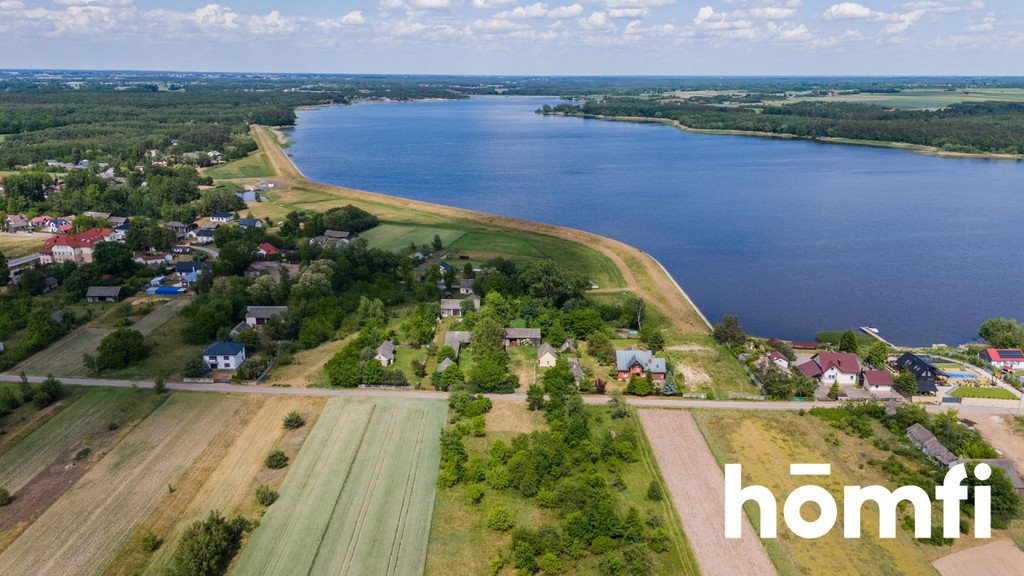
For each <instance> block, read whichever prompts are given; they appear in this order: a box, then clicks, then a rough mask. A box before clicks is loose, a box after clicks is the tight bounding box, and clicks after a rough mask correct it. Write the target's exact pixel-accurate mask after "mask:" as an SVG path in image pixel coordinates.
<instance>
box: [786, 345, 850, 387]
mask: <svg viewBox="0 0 1024 576" xmlns="http://www.w3.org/2000/svg"><path fill="white" fill-rule="evenodd" d="M797 369H798V370H800V372H802V373H803V375H804V376H807V377H808V378H815V379H817V380H819V381H820V382H821V383H822V384H840V385H843V384H846V385H849V386H852V385H854V384H856V383H857V375H858V374H860V360H859V359H858V358H857V355H856V354H851V353H849V352H819V353H818V354H815V355H814V356H812V357H811V359H810V360H809V361H808V362H804V363H803V364H800V365H799V366H797Z"/></svg>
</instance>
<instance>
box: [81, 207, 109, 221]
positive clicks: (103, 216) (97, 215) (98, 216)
mask: <svg viewBox="0 0 1024 576" xmlns="http://www.w3.org/2000/svg"><path fill="white" fill-rule="evenodd" d="M82 216H86V217H88V218H92V219H94V220H106V221H107V222H110V212H94V211H92V210H86V211H85V212H82Z"/></svg>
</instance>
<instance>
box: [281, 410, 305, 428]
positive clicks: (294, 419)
mask: <svg viewBox="0 0 1024 576" xmlns="http://www.w3.org/2000/svg"><path fill="white" fill-rule="evenodd" d="M283 424H284V427H285V428H286V429H288V430H295V429H297V428H302V427H303V426H305V425H306V419H305V418H303V417H302V414H299V413H298V412H296V411H295V410H292V411H291V412H289V413H288V414H287V415H286V416H285V417H284V421H283Z"/></svg>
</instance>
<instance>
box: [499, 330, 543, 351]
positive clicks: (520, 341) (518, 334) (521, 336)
mask: <svg viewBox="0 0 1024 576" xmlns="http://www.w3.org/2000/svg"><path fill="white" fill-rule="evenodd" d="M509 346H540V328H505V347H506V348H507V347H509Z"/></svg>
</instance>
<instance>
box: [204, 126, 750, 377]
mask: <svg viewBox="0 0 1024 576" xmlns="http://www.w3.org/2000/svg"><path fill="white" fill-rule="evenodd" d="M252 134H253V136H254V137H255V138H256V140H257V142H258V144H259V146H260V150H259V151H258V152H256V153H254V155H256V156H259V157H261V158H265V159H266V162H267V163H268V164H269V167H270V170H271V172H272V174H273V175H272V176H271V177H270V178H269V179H270V180H271V181H273V182H274V183H275V188H274V189H273V190H271V191H270V192H268V193H267V196H268V197H269V199H270V200H269V201H268V202H262V203H253V204H251V205H250V207H249V211H251V212H252V213H253V214H254V215H255V216H256V217H259V218H264V217H270V218H271V219H272V220H274V221H280V220H281V219H283V217H284V216H285V215H286V214H287V213H288V212H291V211H293V210H319V211H322V210H328V209H330V208H334V207H340V206H344V205H347V204H353V205H356V206H359V207H360V208H363V209H365V210H368V211H370V212H372V213H374V214H376V215H377V216H378V217H379V218H380V219H381V221H382V225H381V226H379V227H378V228H376V229H374V230H371V231H369V232H367V233H366V234H364V236H365V237H366V238H367V239H368V240H369V241H370V242H371V245H373V246H377V247H380V248H382V249H388V250H398V249H404V248H407V247H408V246H409V245H410V244H411V243H415V244H417V245H419V244H424V243H429V242H430V240H431V239H432V238H433V237H434V235H435V234H437V235H439V236H441V238H442V241H443V242H446V243H447V245H446V250H447V251H448V252H449V260H450V261H453V263H456V264H457V265H463V264H464V263H465V262H467V261H468V262H473V263H479V262H482V261H485V260H487V259H489V258H491V257H494V256H502V257H505V258H509V259H512V260H516V261H520V262H522V261H526V260H529V259H534V258H550V259H553V260H554V261H556V262H558V263H559V264H561V265H564V266H566V267H567V268H569V269H572V270H575V271H578V272H581V273H583V274H586V275H587V277H588V278H590V280H591V281H592V282H593V283H594V284H596V285H597V286H598V288H597V289H596V290H595V293H596V294H602V295H603V294H604V293H626V292H628V293H632V294H635V295H636V296H638V297H640V298H643V299H644V300H645V301H646V302H647V305H648V311H649V312H648V313H649V315H651V316H652V317H660V318H663V319H664V329H665V334H666V336H667V340H668V342H669V344H670V346H674V347H679V348H680V351H679V353H678V355H679V359H680V360H682V361H686V360H690V361H693V362H696V363H697V364H699V367H700V370H699V371H700V372H703V373H706V374H707V377H706V378H703V377H702V378H701V380H702V381H703V388H706V389H708V390H713V391H714V392H715V393H716V394H718V395H725V394H727V393H729V392H734V393H751V392H753V388H752V387H751V385H750V384H749V382H748V381H747V380H746V379H745V378H744V377H743V373H742V370H739V369H737V368H738V367H734V366H732V364H735V362H734V361H733V360H732V359H731V358H730V357H729V353H728V351H726V350H725V349H723V348H720V347H718V346H717V345H715V343H714V342H713V340H711V338H710V334H709V332H710V330H709V328H708V325H707V323H706V321H705V319H704V318H703V317H702V315H701V314H700V312H699V311H698V310H697V309H696V308H695V306H694V305H693V304H692V302H690V300H689V298H688V297H686V296H685V295H684V294H683V293H681V291H680V290H678V289H677V287H676V285H675V283H674V282H673V280H672V278H671V277H669V276H668V275H667V274H666V273H665V272H664V270H663V269H662V268H661V267H660V265H659V264H658V263H657V262H656V261H654V260H653V259H652V258H651V257H650V256H648V255H647V254H644V253H643V252H641V251H639V250H637V249H636V248H633V247H631V246H628V245H626V244H624V243H622V242H618V241H616V240H612V239H609V238H605V237H602V236H598V235H595V234H591V233H588V232H583V231H580V230H574V229H570V228H564V227H560V226H553V225H549V224H541V223H535V222H527V221H524V220H519V219H515V218H509V217H504V216H495V215H490V214H483V213H480V212H474V211H471V210H463V209H460V208H453V207H448V206H442V205H438V204H431V203H426V202H420V201H416V200H408V199H405V198H398V197H394V196H386V195H383V194H375V193H372V192H365V191H361V190H354V189H351V188H345V187H340V186H330V185H326V184H320V183H317V182H312V181H310V180H308V179H306V178H305V177H304V176H303V175H302V174H301V172H299V170H298V169H297V168H296V167H295V165H294V164H293V163H292V161H291V159H289V158H288V156H287V155H286V154H285V152H284V151H283V150H282V149H281V147H280V146H281V145H282V143H283V142H284V140H283V136H282V135H281V134H280V133H279V132H277V131H275V130H273V129H271V128H268V127H254V128H253V132H252ZM253 157H254V156H250V158H247V159H245V160H241V161H238V162H255V161H251V158H253ZM238 162H236V163H232V164H228V165H225V166H222V167H219V168H218V170H220V171H221V173H222V174H223V173H226V174H239V173H240V172H241V169H240V168H239V167H238V166H237V165H238ZM259 162H260V163H262V160H260V161H259ZM208 173H209V172H208ZM225 182H232V180H225ZM235 182H236V183H237V181H235ZM460 258H464V259H460ZM684 281H685V280H684ZM602 297H603V296H602ZM338 347H339V345H338V343H337V342H331V343H328V344H326V345H324V346H321V347H320V349H315V350H311V351H307V352H305V353H304V354H303V355H304V358H302V359H301V360H300V361H302V362H303V363H305V364H306V365H309V364H310V363H312V364H316V363H319V362H322V361H323V360H324V359H326V357H328V356H329V355H330V354H331V353H333V351H336V350H337V349H338ZM294 370H295V369H293V371H294ZM280 383H281V384H288V382H280ZM695 390H697V391H703V389H702V388H695Z"/></svg>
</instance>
